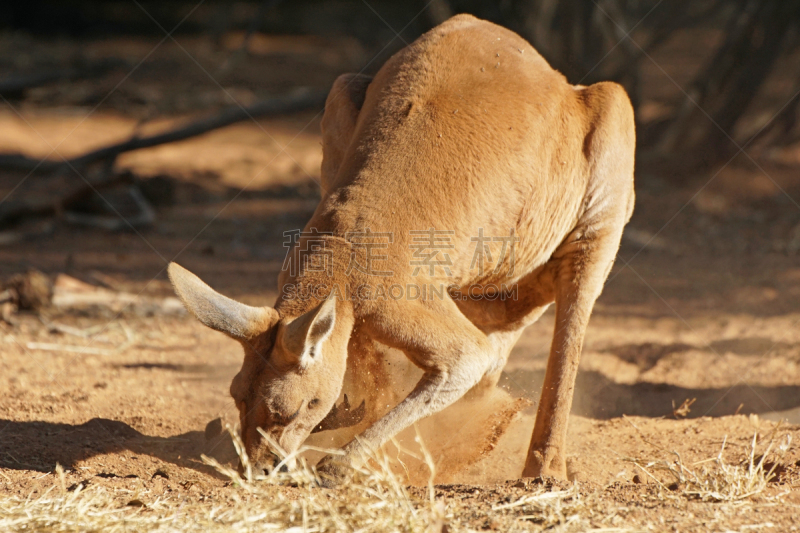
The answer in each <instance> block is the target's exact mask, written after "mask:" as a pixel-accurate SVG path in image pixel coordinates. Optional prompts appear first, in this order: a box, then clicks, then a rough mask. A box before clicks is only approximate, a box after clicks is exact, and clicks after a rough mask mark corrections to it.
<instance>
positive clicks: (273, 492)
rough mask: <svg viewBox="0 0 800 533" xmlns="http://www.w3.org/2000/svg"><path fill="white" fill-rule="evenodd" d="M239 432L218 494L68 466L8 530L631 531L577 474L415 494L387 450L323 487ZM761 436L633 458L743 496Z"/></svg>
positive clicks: (4, 515) (755, 478)
mask: <svg viewBox="0 0 800 533" xmlns="http://www.w3.org/2000/svg"><path fill="white" fill-rule="evenodd" d="M231 434H232V437H233V441H234V444H235V446H236V447H237V451H238V452H239V455H240V459H241V460H242V462H243V464H244V465H245V469H244V471H245V474H244V475H242V476H240V475H239V474H238V473H237V471H235V470H233V469H231V468H229V467H227V466H224V465H221V464H219V463H217V462H216V461H214V460H213V459H209V458H207V457H204V460H205V461H206V463H207V464H209V465H211V466H213V467H214V468H216V469H217V470H218V471H219V472H220V473H222V474H223V475H225V476H226V477H227V478H228V479H229V480H230V481H231V486H230V488H228V489H225V490H222V491H220V492H219V493H218V494H217V495H215V496H214V497H213V498H205V501H198V500H192V499H187V498H185V496H184V497H182V496H180V495H178V494H170V495H167V496H154V495H151V494H150V493H149V492H147V491H142V492H141V493H131V492H128V491H119V490H118V491H111V490H108V489H106V488H104V487H102V486H91V487H89V488H88V489H84V488H83V487H82V486H79V487H78V488H77V489H75V490H72V491H70V490H68V489H67V487H66V485H67V483H66V479H65V475H64V472H63V470H62V469H61V468H60V467H59V468H57V474H58V475H57V481H56V483H55V485H54V486H53V487H51V488H50V490H49V491H47V492H46V493H45V494H42V495H40V496H37V497H29V498H20V497H4V498H0V531H43V532H47V533H56V532H58V533H61V532H78V531H89V532H95V531H97V532H100V531H103V532H106V531H112V532H113V531H143V532H169V531H184V530H187V529H194V530H198V531H210V532H217V531H234V532H245V531H246V532H249V531H290V532H296V533H300V532H329V531H330V532H333V531H359V532H395V531H397V532H401V531H402V532H421V533H422V532H425V533H428V532H437V533H438V532H444V531H447V532H456V531H465V530H469V527H468V526H470V525H472V527H475V524H476V521H475V518H476V517H479V518H480V520H483V519H484V518H485V520H486V524H489V525H490V527H491V528H493V529H495V530H499V531H543V530H547V531H557V532H567V531H588V530H592V528H593V527H600V526H602V527H604V529H602V531H630V529H618V527H619V526H623V527H624V526H629V525H632V524H631V520H630V518H631V517H630V515H629V513H628V510H629V508H627V507H620V506H619V505H618V504H615V503H614V502H611V501H609V500H608V499H606V498H604V489H603V488H599V487H598V488H596V489H593V490H590V491H588V492H587V491H586V490H585V489H584V490H583V491H582V490H580V486H579V485H578V484H573V485H572V486H571V487H569V488H567V489H565V490H556V491H547V490H546V489H545V488H544V487H542V486H536V485H531V487H532V490H531V491H529V492H527V493H525V494H523V495H522V496H520V497H517V498H516V499H513V498H507V499H505V500H498V501H495V502H493V503H492V502H484V501H475V500H473V501H471V502H468V503H462V502H461V501H460V500H459V498H458V497H456V496H453V495H452V494H451V495H450V496H449V497H447V496H446V497H445V498H436V497H435V494H436V490H435V487H434V486H433V484H432V482H431V483H429V485H428V489H427V491H424V492H425V494H424V496H422V497H415V496H413V495H412V493H411V492H409V490H408V489H407V487H406V486H405V481H403V480H402V479H401V478H400V477H398V476H397V475H396V474H395V473H394V472H393V468H392V463H391V460H390V458H389V457H388V456H387V455H386V454H375V455H374V456H373V458H372V460H371V461H370V463H369V465H368V466H366V467H363V468H355V469H353V470H352V472H351V475H350V478H349V480H348V482H346V483H345V484H343V485H342V486H341V487H340V488H337V489H324V488H320V487H319V483H318V477H317V475H316V472H315V470H314V468H313V467H309V466H308V465H307V464H306V463H305V462H304V461H303V460H302V457H301V455H302V452H303V451H305V450H301V451H299V452H298V453H297V454H293V455H288V456H284V458H283V459H284V461H286V462H291V461H293V460H297V467H296V468H294V469H293V470H292V471H290V472H280V469H279V468H276V469H274V470H273V471H272V472H271V473H270V474H268V475H255V474H254V473H253V469H252V468H251V467H250V465H249V463H248V460H247V455H246V454H245V453H244V450H243V448H242V445H241V441H240V440H239V439H238V437H237V435H236V434H235V432H231ZM773 437H774V433H773ZM789 444H790V443H789V442H787V443H786V444H785V445H783V446H778V450H779V451H780V450H784V449H786V448H788V446H789ZM756 445H757V442H756V439H755V438H754V439H753V442H752V445H751V448H750V453H749V457H748V458H747V460H745V461H744V462H743V463H742V464H738V465H737V464H730V463H728V462H726V461H725V459H724V457H723V456H724V451H725V446H724V445H723V448H722V450H721V451H720V453H719V454H718V455H717V456H716V457H714V458H712V459H709V460H706V461H701V462H700V463H695V464H693V465H691V466H687V465H686V464H685V463H684V462H683V460H682V459H681V457H680V455H678V454H677V453H674V452H673V453H674V456H675V457H676V459H674V460H672V461H661V462H653V461H651V462H645V461H640V460H631V461H632V462H633V463H634V464H635V465H636V466H637V467H638V468H640V469H641V470H642V472H643V473H644V474H645V475H647V476H649V477H651V478H652V479H654V480H655V481H656V482H657V483H658V484H659V485H660V486H661V487H662V488H663V489H664V490H662V491H660V493H661V496H659V498H658V499H659V500H661V502H662V503H663V504H667V503H668V502H669V501H675V498H681V497H685V498H687V499H691V500H694V501H705V502H742V501H744V500H749V499H751V498H753V497H754V496H756V495H758V494H759V493H761V492H762V491H763V490H764V489H765V488H766V487H767V484H768V483H769V481H770V479H771V478H772V477H773V476H774V469H775V467H774V466H772V467H771V468H767V466H766V465H767V464H771V463H769V462H768V460H767V459H766V458H767V455H768V454H769V453H770V452H771V450H772V448H773V446H772V443H770V444H769V445H768V446H767V447H766V450H765V452H764V453H763V454H762V455H761V456H757V455H756ZM421 448H422V450H423V455H425V457H421V458H418V459H421V460H423V461H425V462H426V464H428V465H429V467H430V468H431V474H433V467H432V465H433V461H432V460H431V458H430V456H429V455H427V452H426V451H425V448H424V446H421ZM318 451H319V450H318ZM406 453H409V452H407V451H406ZM775 463H776V464H777V462H775ZM431 479H433V477H432V476H431ZM665 479H672V480H673V482H674V483H676V484H677V489H676V490H670V489H669V481H665ZM417 494H420V493H417ZM469 520H472V522H469ZM485 527H486V526H484V527H482V528H481V529H483V528H485Z"/></svg>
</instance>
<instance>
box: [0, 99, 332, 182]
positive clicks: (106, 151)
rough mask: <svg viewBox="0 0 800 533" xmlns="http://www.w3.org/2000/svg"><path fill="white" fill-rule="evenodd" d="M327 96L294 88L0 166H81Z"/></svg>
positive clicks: (3, 157)
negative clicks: (111, 140) (82, 148)
mask: <svg viewBox="0 0 800 533" xmlns="http://www.w3.org/2000/svg"><path fill="white" fill-rule="evenodd" d="M326 96H327V93H326V92H323V91H315V90H310V89H308V88H300V89H295V90H293V91H291V92H290V93H288V94H286V95H283V96H277V97H275V98H269V99H267V100H262V101H260V102H256V103H255V104H253V105H251V106H248V107H240V106H232V107H229V108H227V109H225V110H223V111H222V112H220V113H218V114H217V115H214V116H211V117H207V118H204V119H200V120H196V121H194V122H191V123H189V124H186V125H184V126H180V127H178V128H175V129H172V130H169V131H165V132H163V133H157V134H155V135H150V136H147V137H132V138H130V139H128V140H126V141H123V142H120V143H116V144H112V145H109V146H104V147H102V148H98V149H96V150H92V151H91V152H88V153H86V154H83V155H80V156H78V157H74V158H72V159H67V160H63V161H53V160H44V161H42V160H39V159H36V158H31V157H28V156H25V155H22V154H0V167H2V168H10V169H16V170H24V171H33V170H41V171H53V170H58V169H62V168H64V167H74V168H81V167H85V166H86V165H88V164H90V163H94V162H96V161H101V160H107V159H113V158H115V157H117V156H118V155H119V154H122V153H125V152H132V151H134V150H141V149H143V148H152V147H154V146H158V145H161V144H167V143H171V142H177V141H183V140H186V139H189V138H191V137H196V136H198V135H203V134H204V133H208V132H210V131H213V130H216V129H219V128H224V127H225V126H230V125H231V124H236V123H237V122H242V121H245V120H250V119H253V118H260V117H268V116H274V115H279V114H284V113H295V112H298V111H305V110H307V109H314V108H317V107H321V106H323V105H324V103H325V98H326Z"/></svg>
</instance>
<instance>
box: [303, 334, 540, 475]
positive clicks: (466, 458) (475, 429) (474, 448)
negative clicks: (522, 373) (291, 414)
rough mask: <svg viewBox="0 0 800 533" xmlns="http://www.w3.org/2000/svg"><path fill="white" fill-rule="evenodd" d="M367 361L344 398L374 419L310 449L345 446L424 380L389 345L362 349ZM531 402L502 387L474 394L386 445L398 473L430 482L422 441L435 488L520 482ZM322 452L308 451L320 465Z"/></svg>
mask: <svg viewBox="0 0 800 533" xmlns="http://www.w3.org/2000/svg"><path fill="white" fill-rule="evenodd" d="M359 348H360V353H361V354H362V355H368V356H369V357H363V358H362V359H361V361H368V362H369V364H368V365H367V364H359V362H358V361H356V362H355V363H354V364H352V365H351V366H350V368H349V370H348V375H347V376H346V378H345V388H344V391H343V394H347V396H348V399H349V401H350V405H352V406H354V407H355V406H358V405H359V404H360V403H361V402H362V401H364V402H365V403H366V405H367V412H368V415H367V419H365V420H364V421H363V422H362V423H361V424H359V425H358V426H355V427H353V428H346V429H341V430H337V431H329V432H323V433H318V434H314V435H312V436H311V438H310V439H309V440H308V441H307V444H309V445H312V446H318V447H321V448H327V449H330V448H338V447H340V446H342V445H344V444H346V443H347V442H348V441H349V440H351V439H352V438H353V437H354V436H355V435H357V434H358V433H360V432H361V431H363V430H364V429H365V428H366V427H368V426H369V425H370V424H371V422H372V421H373V420H375V419H377V418H379V417H380V416H381V415H382V414H384V413H386V412H388V411H389V410H390V409H391V408H392V407H394V406H395V405H397V403H399V402H400V401H401V400H402V399H403V398H405V396H406V395H407V394H408V393H409V392H411V390H412V389H413V388H414V386H415V385H416V383H417V381H418V380H419V379H420V377H421V376H422V371H421V370H420V369H418V368H417V367H416V366H414V365H413V364H412V363H411V362H410V361H409V360H408V358H406V357H405V355H403V354H402V353H401V352H399V351H397V350H393V349H390V348H387V347H383V346H371V347H359ZM530 405H531V402H530V401H529V400H527V399H524V398H517V399H515V398H513V397H512V396H511V395H510V394H509V393H508V392H507V391H506V390H504V389H502V388H500V387H494V388H492V389H490V390H488V391H486V392H483V393H481V395H480V396H476V395H471V394H467V395H466V397H464V398H462V399H461V400H459V401H457V402H456V403H454V404H453V405H451V406H449V407H448V408H447V409H444V410H443V411H441V412H440V413H437V414H435V415H433V416H430V417H428V418H425V419H423V420H421V421H419V422H417V424H415V426H412V427H410V428H408V429H406V430H405V431H403V432H401V433H400V434H399V435H397V436H396V437H395V439H393V441H391V442H389V443H387V444H386V445H384V446H383V448H382V450H381V453H385V454H386V455H387V456H388V457H389V458H390V460H391V464H392V468H393V470H394V471H395V473H396V474H397V475H399V476H400V477H401V478H402V479H405V480H406V481H407V482H408V483H409V484H412V485H425V484H427V483H428V481H429V479H430V476H431V471H430V468H429V466H428V464H427V461H426V460H425V459H424V453H423V450H422V448H421V447H420V444H419V441H421V442H422V444H423V445H424V447H425V450H427V452H428V454H429V456H430V458H431V459H432V462H433V465H434V471H435V473H434V478H433V481H434V483H437V484H442V483H464V484H486V483H495V482H499V481H503V480H506V479H516V478H519V476H520V474H521V472H522V467H523V464H524V461H525V455H526V452H527V447H528V443H529V441H530V435H531V431H532V428H533V420H534V418H533V416H532V415H531V414H525V413H523V410H524V409H525V408H526V407H528V406H530ZM320 457H322V454H321V453H319V452H308V453H307V454H306V459H307V460H308V461H309V463H310V464H314V463H315V462H316V461H317V460H318V459H319V458H320Z"/></svg>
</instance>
